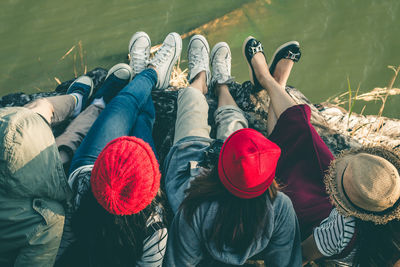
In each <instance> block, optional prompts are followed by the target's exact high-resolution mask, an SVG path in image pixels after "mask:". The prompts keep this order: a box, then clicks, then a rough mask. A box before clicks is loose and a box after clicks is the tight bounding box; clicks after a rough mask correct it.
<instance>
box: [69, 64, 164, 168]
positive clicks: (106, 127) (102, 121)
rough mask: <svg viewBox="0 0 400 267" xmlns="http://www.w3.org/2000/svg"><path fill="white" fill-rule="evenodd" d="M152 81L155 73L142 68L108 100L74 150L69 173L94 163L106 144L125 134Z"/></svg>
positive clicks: (155, 76)
mask: <svg viewBox="0 0 400 267" xmlns="http://www.w3.org/2000/svg"><path fill="white" fill-rule="evenodd" d="M156 82H157V73H156V72H155V70H153V69H146V70H145V71H143V72H141V73H140V74H138V75H137V76H136V77H135V79H134V80H132V81H131V82H130V83H129V84H128V85H127V86H126V87H125V88H124V89H122V91H121V92H120V93H119V94H118V95H117V96H116V97H114V98H113V99H112V100H111V102H110V103H109V104H108V105H107V106H106V108H105V109H104V111H103V112H102V113H101V114H100V116H99V117H98V118H97V120H96V121H95V122H94V124H93V126H92V127H91V128H90V130H89V132H88V134H87V136H86V137H85V138H84V139H83V141H82V144H81V145H80V147H79V148H78V150H77V151H76V153H75V156H74V158H73V159H72V163H71V167H70V172H72V171H73V170H75V169H76V168H78V167H80V166H83V165H90V164H94V162H95V161H96V159H97V156H98V155H99V154H100V152H101V150H102V149H103V148H104V147H105V146H106V144H107V143H108V142H110V141H111V140H113V139H115V138H118V137H121V136H126V135H129V133H130V132H131V131H132V127H133V126H134V125H135V123H136V120H137V117H138V115H139V113H140V110H141V109H142V108H143V106H144V105H145V104H146V103H147V100H148V98H149V96H150V93H151V89H152V88H153V86H154V85H155V84H156Z"/></svg>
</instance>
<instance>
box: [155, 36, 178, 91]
mask: <svg viewBox="0 0 400 267" xmlns="http://www.w3.org/2000/svg"><path fill="white" fill-rule="evenodd" d="M170 34H172V35H173V36H174V40H175V51H174V57H173V60H171V62H170V63H169V66H168V70H167V73H166V77H165V79H164V82H163V84H162V85H161V86H159V88H160V89H162V90H165V89H167V88H168V86H169V82H170V80H171V72H172V68H173V67H174V65H175V63H176V62H177V61H178V58H179V56H180V55H181V52H182V38H181V36H180V35H179V34H178V33H176V32H173V33H170ZM167 77H168V79H167Z"/></svg>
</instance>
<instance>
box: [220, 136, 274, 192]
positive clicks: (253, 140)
mask: <svg viewBox="0 0 400 267" xmlns="http://www.w3.org/2000/svg"><path fill="white" fill-rule="evenodd" d="M280 155H281V149H280V148H279V146H278V145H277V144H275V143H273V142H271V141H270V140H268V139H267V138H265V137H264V136H263V135H262V134H261V133H259V132H257V131H256V130H253V129H249V128H245V129H240V130H238V131H236V132H234V133H233V134H231V135H230V136H229V137H228V138H227V139H226V140H225V142H224V144H223V145H222V148H221V152H220V154H219V160H218V176H219V178H220V180H221V182H222V184H223V185H224V186H225V188H226V189H228V191H229V192H231V193H232V194H233V195H235V196H237V197H239V198H255V197H258V196H260V195H262V194H263V193H264V192H265V191H266V190H267V189H268V187H269V186H270V185H271V184H272V181H273V180H274V178H275V170H276V165H277V163H278V159H279V156H280Z"/></svg>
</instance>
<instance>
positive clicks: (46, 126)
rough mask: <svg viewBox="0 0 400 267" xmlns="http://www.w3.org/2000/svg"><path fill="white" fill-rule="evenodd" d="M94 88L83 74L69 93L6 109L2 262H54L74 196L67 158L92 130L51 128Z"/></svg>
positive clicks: (0, 200)
mask: <svg viewBox="0 0 400 267" xmlns="http://www.w3.org/2000/svg"><path fill="white" fill-rule="evenodd" d="M92 90H93V82H92V80H91V79H90V78H89V77H88V76H82V77H79V78H78V79H76V80H75V82H73V83H72V84H71V85H70V87H69V88H68V91H67V94H66V95H61V96H54V97H47V98H39V99H36V100H35V101H33V102H31V103H28V104H27V105H25V106H24V107H6V108H1V109H0V150H1V154H0V266H52V265H53V264H54V261H55V258H56V255H57V251H58V247H59V245H60V240H61V235H62V232H63V226H64V216H65V210H64V205H65V204H66V203H67V202H68V201H69V200H70V199H71V196H72V192H71V189H70V187H69V186H68V183H67V178H66V175H65V172H64V169H63V163H67V162H68V154H69V153H73V152H74V150H75V149H76V146H77V145H79V142H80V141H81V138H76V137H77V136H84V135H85V134H86V132H87V130H86V127H85V126H83V127H82V126H79V125H75V126H74V127H71V128H69V131H68V132H67V133H64V134H63V136H64V137H60V138H55V137H54V135H53V132H52V130H51V127H52V126H55V125H58V124H59V123H63V122H66V121H68V120H70V119H71V118H73V117H75V116H77V115H78V114H79V113H80V112H81V111H82V110H83V109H84V108H85V106H86V103H87V101H88V99H89V97H90V96H91V94H92ZM96 112H97V111H96V108H90V109H89V110H88V111H85V113H86V114H89V115H86V117H88V116H90V114H93V113H96ZM65 137H67V138H65ZM66 139H68V140H69V141H68V142H65V140H66ZM72 143H73V144H74V145H71V144H72ZM67 151H68V152H67Z"/></svg>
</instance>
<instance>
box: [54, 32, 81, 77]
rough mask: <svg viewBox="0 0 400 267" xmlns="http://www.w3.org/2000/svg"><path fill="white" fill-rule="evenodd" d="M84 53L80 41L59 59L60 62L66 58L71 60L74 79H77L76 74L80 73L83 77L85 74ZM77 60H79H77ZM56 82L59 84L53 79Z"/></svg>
mask: <svg viewBox="0 0 400 267" xmlns="http://www.w3.org/2000/svg"><path fill="white" fill-rule="evenodd" d="M85 54H86V52H85V51H84V50H83V45H82V41H81V40H80V41H79V42H78V44H76V45H73V46H72V47H71V48H70V49H69V50H68V51H67V52H66V53H65V54H64V55H63V56H62V57H61V58H60V61H62V60H65V59H66V58H67V57H70V58H72V61H73V64H72V68H73V70H72V71H73V73H74V76H75V78H77V77H78V74H79V75H80V73H82V74H83V75H84V74H86V73H87V64H86V56H85ZM78 58H79V60H78ZM54 79H55V80H56V82H57V83H58V84H60V80H59V79H58V78H57V77H54Z"/></svg>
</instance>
